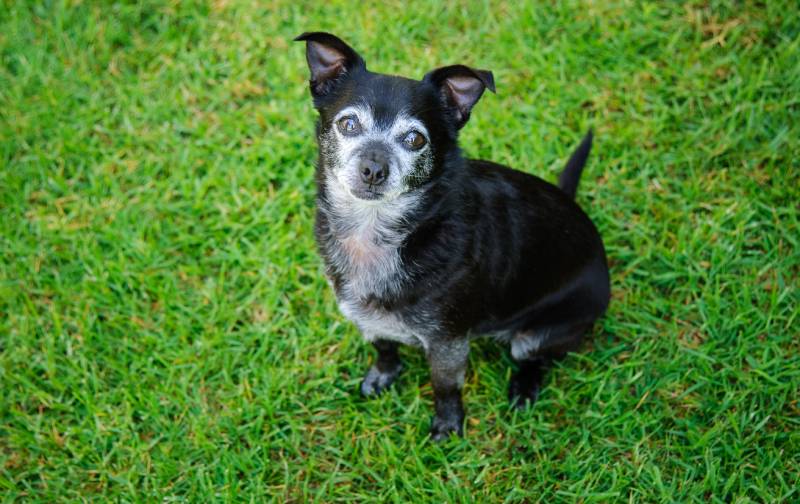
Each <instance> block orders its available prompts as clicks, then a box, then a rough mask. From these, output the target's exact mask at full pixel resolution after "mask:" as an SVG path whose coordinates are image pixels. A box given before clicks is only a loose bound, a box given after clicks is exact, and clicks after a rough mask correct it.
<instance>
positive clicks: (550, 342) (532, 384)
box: [508, 323, 591, 408]
mask: <svg viewBox="0 0 800 504" xmlns="http://www.w3.org/2000/svg"><path fill="white" fill-rule="evenodd" d="M590 326H591V324H587V323H578V324H568V325H558V326H550V327H544V328H541V329H535V330H528V331H521V332H519V333H517V334H516V335H514V337H513V338H512V339H511V357H512V358H513V359H514V362H516V363H517V366H518V369H517V372H516V373H514V375H512V377H511V382H510V383H509V387H508V399H509V401H510V402H511V403H512V404H513V405H514V406H516V407H517V408H525V407H527V406H533V404H534V403H535V402H536V399H537V398H538V397H539V391H540V390H541V387H542V382H543V381H544V377H545V375H546V373H547V368H548V367H549V366H550V363H551V362H553V361H554V360H557V359H561V358H563V357H564V356H565V355H566V353H567V352H569V351H572V350H575V349H577V347H578V346H579V345H580V342H581V339H582V337H583V333H584V332H586V330H587V329H588V328H589V327H590Z"/></svg>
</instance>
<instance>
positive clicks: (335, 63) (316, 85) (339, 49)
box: [294, 32, 367, 97]
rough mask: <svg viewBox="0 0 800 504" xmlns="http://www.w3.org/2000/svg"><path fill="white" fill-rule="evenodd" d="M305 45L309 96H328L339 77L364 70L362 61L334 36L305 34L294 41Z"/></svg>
mask: <svg viewBox="0 0 800 504" xmlns="http://www.w3.org/2000/svg"><path fill="white" fill-rule="evenodd" d="M294 40H295V41H297V42H305V43H306V60H308V68H309V70H311V80H310V84H311V94H312V95H313V96H314V97H317V96H324V95H326V94H328V93H329V92H330V91H331V90H332V89H333V88H334V87H335V85H336V83H337V82H338V81H339V79H340V77H342V76H344V75H345V74H347V73H348V72H351V71H353V70H355V69H357V68H362V69H366V68H367V67H366V65H365V64H364V60H363V59H361V56H359V55H358V53H356V52H355V51H354V50H353V49H352V48H351V47H350V46H348V45H347V44H345V43H344V42H343V41H342V40H341V39H340V38H339V37H337V36H336V35H331V34H330V33H325V32H306V33H304V34H302V35H300V36H299V37H297V38H295V39H294Z"/></svg>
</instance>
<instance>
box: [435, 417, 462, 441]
mask: <svg viewBox="0 0 800 504" xmlns="http://www.w3.org/2000/svg"><path fill="white" fill-rule="evenodd" d="M453 434H455V435H456V436H458V437H464V419H463V418H441V417H438V416H435V417H433V424H432V425H431V439H432V440H434V441H436V442H440V441H445V440H447V439H450V436H452V435H453Z"/></svg>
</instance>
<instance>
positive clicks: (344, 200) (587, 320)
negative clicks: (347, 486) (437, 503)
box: [296, 32, 609, 439]
mask: <svg viewBox="0 0 800 504" xmlns="http://www.w3.org/2000/svg"><path fill="white" fill-rule="evenodd" d="M296 40H300V41H305V42H306V58H307V60H308V66H309V68H310V70H311V80H310V85H311V95H312V97H313V99H314V107H315V108H316V109H317V110H318V111H319V122H318V123H317V140H318V142H319V165H318V167H317V172H316V179H317V185H318V196H317V204H318V209H317V216H316V227H315V234H316V238H317V242H318V244H319V249H320V253H321V255H322V257H323V259H324V261H325V266H326V270H327V274H328V277H329V279H330V281H331V283H332V285H333V288H334V289H335V291H336V297H337V299H338V301H339V305H340V308H341V310H342V312H344V314H345V315H346V316H347V317H348V318H349V319H351V320H352V321H353V322H354V323H355V324H356V325H357V326H358V327H359V329H360V330H361V332H362V333H363V335H364V337H365V338H366V339H367V340H368V341H370V342H372V344H373V345H374V346H375V348H376V349H377V350H378V358H377V361H376V362H375V364H374V365H373V366H372V368H370V370H369V371H368V372H367V375H366V377H365V378H364V381H363V382H362V384H361V392H362V393H363V394H364V395H366V396H371V395H375V394H379V393H380V392H381V391H383V390H384V389H385V388H386V387H388V386H389V385H390V384H391V383H392V382H393V381H394V380H395V379H396V378H397V376H398V374H399V373H400V370H401V367H402V365H401V363H400V359H399V357H398V353H397V346H398V343H405V344H408V345H414V346H419V347H422V349H423V350H424V351H425V354H426V356H427V358H428V361H429V363H430V367H431V375H432V381H433V390H434V397H435V407H436V415H435V416H434V418H433V426H432V428H431V434H432V437H433V438H434V439H442V438H445V437H448V436H449V435H450V434H451V433H458V434H462V429H463V427H462V426H463V421H464V408H463V406H462V403H461V386H462V384H463V381H464V371H465V368H466V364H467V354H468V353H469V340H470V338H472V337H474V336H479V335H489V336H491V337H494V338H497V339H498V340H500V341H502V342H504V343H508V344H509V345H510V347H511V355H512V357H513V358H514V360H515V361H516V362H517V363H518V364H519V370H518V371H517V373H516V374H515V375H514V376H513V378H512V380H511V386H510V388H509V396H510V398H511V399H512V401H514V402H516V404H518V405H524V404H528V403H533V402H534V401H535V400H536V397H537V395H538V392H539V387H540V386H541V383H542V377H543V374H544V371H545V369H546V366H547V364H548V363H549V362H550V361H551V360H552V359H555V358H559V357H562V356H563V355H564V354H565V353H566V352H568V351H570V350H573V349H575V348H576V347H577V346H578V344H579V343H580V341H581V338H582V336H583V333H584V332H585V331H586V330H587V329H588V328H590V327H591V325H592V323H593V322H594V321H595V319H597V318H598V317H599V316H600V315H601V314H602V313H603V312H604V311H605V309H606V306H607V305H608V301H609V279H608V266H607V264H606V258H605V251H604V249H603V242H602V240H601V238H600V235H599V234H598V232H597V230H596V229H595V227H594V225H593V224H592V222H591V221H590V220H589V218H588V217H587V216H586V214H584V213H583V211H581V209H580V208H579V207H578V205H576V204H575V203H574V202H573V200H572V199H573V197H574V195H575V191H576V189H577V186H578V179H579V177H580V174H581V170H582V169H583V165H584V164H585V162H586V158H587V156H588V154H589V150H590V149H591V143H592V135H591V132H590V133H589V134H587V136H586V138H584V140H583V142H582V143H581V144H580V146H579V147H578V149H577V150H576V151H575V153H574V154H573V155H572V157H571V158H570V160H569V161H568V162H567V166H566V168H565V169H564V172H563V174H562V175H561V179H560V184H559V186H560V188H559V187H556V186H554V185H551V184H549V183H547V182H545V181H543V180H541V179H539V178H537V177H534V176H531V175H527V174H525V173H522V172H519V171H514V170H512V169H510V168H507V167H504V166H500V165H497V164H494V163H491V162H488V161H475V160H467V159H465V158H464V157H462V155H461V151H460V150H459V148H458V145H457V143H456V140H457V137H458V131H459V130H460V129H461V128H462V127H463V126H464V125H465V124H466V122H467V120H468V119H469V115H470V112H471V110H472V107H473V106H474V105H475V103H476V102H477V101H478V99H479V98H480V97H481V95H482V94H483V92H484V90H485V89H486V88H488V89H490V90H491V91H494V78H493V76H492V74H491V72H488V71H485V70H474V69H471V68H469V67H466V66H463V65H455V66H448V67H444V68H439V69H438V70H434V71H432V72H430V73H428V74H427V75H425V77H423V78H422V80H421V81H417V80H411V79H406V78H403V77H396V76H390V75H383V74H377V73H372V72H370V71H368V70H367V67H366V64H365V63H364V60H363V59H361V57H360V56H359V55H358V54H357V53H356V52H355V51H354V50H353V49H351V48H350V47H349V46H348V45H347V44H345V43H344V42H343V41H342V40H340V39H339V38H337V37H335V36H334V35H331V34H328V33H320V32H316V33H304V34H303V35H300V36H299V37H297V39H296Z"/></svg>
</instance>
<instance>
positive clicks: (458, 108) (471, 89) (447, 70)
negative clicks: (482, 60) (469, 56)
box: [422, 65, 495, 129]
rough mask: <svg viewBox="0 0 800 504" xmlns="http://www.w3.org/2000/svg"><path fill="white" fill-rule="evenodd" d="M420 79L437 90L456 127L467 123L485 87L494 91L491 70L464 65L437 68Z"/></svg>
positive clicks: (458, 127)
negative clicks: (451, 114)
mask: <svg viewBox="0 0 800 504" xmlns="http://www.w3.org/2000/svg"><path fill="white" fill-rule="evenodd" d="M422 80H423V81H426V82H430V83H431V84H433V85H434V86H435V87H436V88H437V89H438V90H439V93H440V96H441V98H442V100H443V101H444V103H445V106H446V107H448V108H449V109H450V110H451V111H452V113H453V117H454V119H455V123H456V124H455V126H456V128H457V129H460V128H461V127H463V126H464V125H465V124H466V123H467V121H468V120H469V113H470V112H471V111H472V107H474V106H475V104H476V103H478V100H479V99H480V97H481V95H483V92H484V91H485V90H486V89H489V91H491V92H492V93H494V92H495V91H494V76H493V75H492V72H490V71H488V70H476V69H474V68H470V67H468V66H464V65H453V66H447V67H442V68H437V69H436V70H433V71H432V72H429V73H428V74H427V75H425V77H423V78H422Z"/></svg>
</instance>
